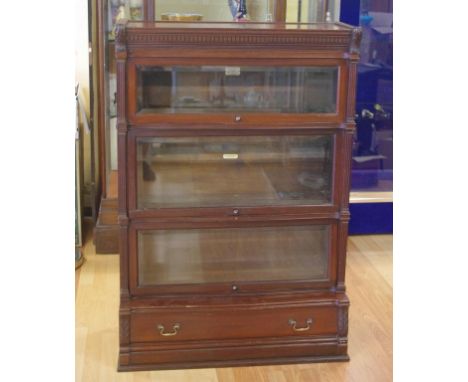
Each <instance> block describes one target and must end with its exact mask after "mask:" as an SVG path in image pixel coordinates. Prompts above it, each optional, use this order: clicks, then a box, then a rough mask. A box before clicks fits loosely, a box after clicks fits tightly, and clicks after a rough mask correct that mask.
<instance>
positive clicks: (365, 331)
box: [75, 229, 393, 382]
mask: <svg viewBox="0 0 468 382" xmlns="http://www.w3.org/2000/svg"><path fill="white" fill-rule="evenodd" d="M90 231H91V230H90V229H88V234H87V240H86V242H85V246H84V255H85V257H86V261H85V263H84V265H83V266H82V267H81V268H80V269H79V270H78V271H76V273H77V275H76V277H77V280H76V288H77V290H76V322H75V333H76V334H75V335H76V345H75V352H76V355H75V357H76V366H75V368H76V372H75V373H76V381H77V382H101V381H102V382H114V381H116V382H120V381H125V382H146V381H149V382H250V381H255V382H257V381H258V382H291V381H294V382H296V381H297V382H311V381H313V382H335V381H347V382H348V381H349V382H367V381H369V382H387V381H392V376H393V370H392V357H393V352H392V347H393V346H392V337H393V324H392V314H393V292H392V285H393V282H392V265H393V261H392V260H393V259H392V236H391V235H375V236H354V237H351V238H350V239H349V245H348V264H347V280H346V284H347V288H348V289H347V293H348V296H349V298H350V301H351V307H350V317H349V355H350V357H351V361H350V362H345V363H323V364H300V365H284V366H282V365H281V366H261V367H238V368H219V369H198V370H174V371H152V372H124V373H118V372H117V371H116V367H117V353H118V306H119V277H118V275H119V262H118V256H117V255H96V253H95V249H94V245H93V244H92V238H91V236H90Z"/></svg>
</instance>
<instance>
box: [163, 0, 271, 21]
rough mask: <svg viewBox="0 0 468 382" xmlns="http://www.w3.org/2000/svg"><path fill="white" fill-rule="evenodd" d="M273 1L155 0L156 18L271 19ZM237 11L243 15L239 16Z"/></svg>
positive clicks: (185, 19) (202, 19)
mask: <svg viewBox="0 0 468 382" xmlns="http://www.w3.org/2000/svg"><path fill="white" fill-rule="evenodd" d="M275 3H276V2H275V0H178V1H174V0H155V9H156V20H157V21H160V20H171V21H224V22H228V21H233V20H237V19H242V20H250V21H258V22H264V21H272V20H273V17H274V10H275ZM240 11H242V12H240ZM239 13H242V15H245V16H244V17H240V16H239Z"/></svg>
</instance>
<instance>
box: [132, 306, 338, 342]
mask: <svg viewBox="0 0 468 382" xmlns="http://www.w3.org/2000/svg"><path fill="white" fill-rule="evenodd" d="M337 310H338V308H337V306H336V305H331V304H330V305H325V306H307V307H277V306H276V307H271V308H270V307H258V308H257V307H252V308H241V309H236V308H235V307H233V308H223V309H222V308H210V309H208V308H206V309H205V308H203V309H190V308H180V309H170V310H164V311H157V312H151V313H149V312H148V313H147V312H145V313H132V315H131V326H130V338H131V342H159V341H187V340H209V339H237V338H256V337H286V336H311V335H335V334H337Z"/></svg>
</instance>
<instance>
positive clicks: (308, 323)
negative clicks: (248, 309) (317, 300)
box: [289, 318, 312, 332]
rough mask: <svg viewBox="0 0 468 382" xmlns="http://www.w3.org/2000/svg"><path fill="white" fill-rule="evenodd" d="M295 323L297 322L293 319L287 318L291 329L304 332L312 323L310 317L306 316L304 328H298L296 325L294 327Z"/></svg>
mask: <svg viewBox="0 0 468 382" xmlns="http://www.w3.org/2000/svg"><path fill="white" fill-rule="evenodd" d="M296 324H297V322H296V321H294V320H289V325H291V326H292V327H293V330H294V331H295V332H305V331H307V330H309V329H310V325H312V318H308V319H307V320H306V324H307V326H306V327H305V328H298V327H296Z"/></svg>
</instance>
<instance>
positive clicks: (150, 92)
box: [137, 66, 338, 114]
mask: <svg viewBox="0 0 468 382" xmlns="http://www.w3.org/2000/svg"><path fill="white" fill-rule="evenodd" d="M137 71H138V94H137V96H138V111H139V113H141V114H147V113H233V112H242V113H249V112H250V113H335V112H336V94H337V81H338V68H337V67H275V68H273V67H260V66H248V67H247V66H246V67H239V66H230V67H225V66H178V67H149V66H139V67H138V68H137Z"/></svg>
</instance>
